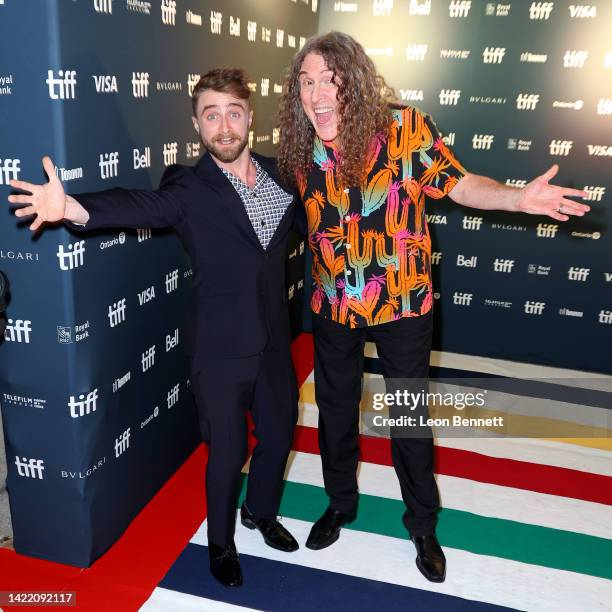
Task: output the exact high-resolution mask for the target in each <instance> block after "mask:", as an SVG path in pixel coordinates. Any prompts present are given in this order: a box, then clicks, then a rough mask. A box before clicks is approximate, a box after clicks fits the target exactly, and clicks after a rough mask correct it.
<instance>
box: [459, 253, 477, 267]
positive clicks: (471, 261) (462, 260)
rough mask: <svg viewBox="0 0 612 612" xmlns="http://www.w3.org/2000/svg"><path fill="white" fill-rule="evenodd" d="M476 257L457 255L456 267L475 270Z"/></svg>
mask: <svg viewBox="0 0 612 612" xmlns="http://www.w3.org/2000/svg"><path fill="white" fill-rule="evenodd" d="M477 262H478V257H476V255H472V257H466V256H465V255H461V254H459V255H457V267H460V268H475V267H476V266H477Z"/></svg>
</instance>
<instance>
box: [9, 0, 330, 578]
mask: <svg viewBox="0 0 612 612" xmlns="http://www.w3.org/2000/svg"><path fill="white" fill-rule="evenodd" d="M317 22H318V6H317V2H316V0H268V1H265V0H262V1H258V2H242V1H240V0H223V2H221V1H220V0H216V1H208V0H151V1H145V0H68V1H61V2H60V1H58V0H45V1H40V2H36V3H33V2H20V1H19V0H0V24H2V31H3V37H2V39H3V40H2V43H1V44H2V58H3V61H2V65H1V67H0V105H1V107H2V113H0V134H1V137H0V200H2V201H3V202H6V196H7V195H8V194H9V193H10V187H9V186H8V181H9V180H10V179H22V180H27V181H32V182H43V181H44V180H46V179H45V175H44V172H43V170H42V167H41V161H40V160H41V157H42V156H43V155H45V154H50V155H51V156H52V158H53V160H54V162H55V164H56V166H57V173H58V176H59V177H60V179H61V180H62V181H63V183H64V186H65V188H66V191H67V192H68V193H72V194H78V193H79V192H87V191H96V190H101V189H107V188H112V187H118V186H120V187H125V188H144V189H148V188H155V187H156V186H157V184H158V181H159V178H160V177H161V175H162V173H163V171H164V169H165V168H166V167H167V166H169V165H171V164H174V163H179V164H195V163H196V161H197V160H198V158H199V157H200V155H201V153H202V149H201V146H200V143H199V142H198V139H197V137H196V134H195V132H194V130H193V126H192V123H191V118H190V117H191V101H190V96H191V93H192V90H193V87H194V85H195V84H196V83H197V81H198V79H199V78H200V75H201V74H203V73H204V72H206V71H208V70H209V69H211V68H213V67H216V66H241V67H243V68H245V69H246V70H247V72H248V74H249V76H250V79H251V81H250V87H251V89H252V92H253V96H252V103H253V107H254V111H255V116H254V124H253V129H252V132H251V133H250V135H249V140H250V145H251V146H252V148H253V149H254V150H256V151H258V152H260V153H263V154H268V155H272V154H274V150H275V145H276V144H277V142H278V130H277V129H276V123H275V122H276V119H275V114H276V107H277V99H278V95H279V93H280V88H281V77H282V73H283V70H284V68H285V67H286V66H287V65H288V63H289V62H290V59H291V57H292V56H293V54H294V53H295V52H296V51H297V50H298V49H299V47H300V45H302V44H303V43H304V41H305V40H306V38H307V37H308V36H311V35H312V34H314V33H315V32H316V30H317ZM2 217H3V220H2V223H1V224H0V270H2V271H4V272H5V274H6V275H7V277H8V279H9V282H10V296H9V302H8V306H7V312H6V316H7V327H6V330H5V334H4V342H3V343H1V344H0V402H1V405H2V416H3V420H4V427H5V440H6V452H7V460H8V465H9V473H8V488H9V491H10V503H11V513H12V518H13V527H14V545H15V548H16V550H17V551H18V552H20V553H25V554H29V555H33V556H37V557H42V558H46V559H51V560H54V561H60V562H64V563H69V564H73V565H77V566H81V567H85V566H88V565H90V564H91V563H92V562H93V561H94V560H95V559H96V558H97V557H99V556H100V555H101V554H102V553H103V552H104V551H105V550H106V549H108V548H109V546H111V545H112V544H113V542H114V541H115V540H116V539H117V538H118V537H119V536H120V535H121V533H122V532H123V531H124V530H125V528H126V527H127V526H128V524H129V523H130V521H131V520H132V519H133V517H134V516H135V515H136V514H137V513H138V512H139V511H140V510H141V509H142V508H143V506H144V505H145V504H146V503H147V502H148V501H149V500H150V499H151V497H152V496H153V495H154V494H155V492H156V491H157V490H158V489H159V488H160V486H161V485H162V484H163V483H164V482H165V481H166V480H167V479H168V477H169V476H170V475H171V474H172V473H173V472H174V471H175V470H176V469H177V467H178V466H179V465H180V464H181V463H182V462H183V461H184V459H185V458H186V457H187V456H188V454H189V453H190V452H191V451H192V450H193V449H194V448H195V446H196V445H197V443H198V442H199V440H200V436H199V431H198V427H197V420H196V416H195V409H194V405H193V399H192V396H191V393H190V390H189V381H188V376H187V369H186V364H185V362H184V359H183V357H182V345H183V341H184V339H183V337H182V320H183V311H184V306H185V302H186V300H187V299H188V295H189V289H190V277H191V267H190V263H189V261H188V260H187V258H186V256H185V254H184V252H183V250H182V247H181V245H180V243H179V241H178V239H177V238H176V237H175V236H174V235H173V234H172V232H171V231H170V230H168V231H162V232H158V231H151V230H150V229H149V228H146V227H143V228H140V229H138V230H136V231H134V230H125V231H118V232H103V233H96V234H86V235H83V234H75V233H72V232H70V231H68V230H67V229H66V228H64V227H63V226H61V227H56V228H48V229H46V230H45V231H44V232H43V233H41V234H40V235H37V236H33V235H32V234H31V233H30V232H29V230H28V228H27V226H26V225H25V224H23V223H18V222H17V220H16V218H15V217H14V216H13V215H12V214H11V213H10V211H9V207H8V206H6V207H5V210H4V212H3V213H2ZM303 269H304V249H303V243H301V242H299V241H298V240H297V239H296V240H294V241H293V243H292V244H291V248H290V250H289V253H288V291H289V298H290V300H289V303H290V304H291V308H292V309H293V311H294V317H293V319H294V325H295V327H294V332H295V333H297V332H298V331H299V330H300V324H301V302H302V295H303V282H304V281H303Z"/></svg>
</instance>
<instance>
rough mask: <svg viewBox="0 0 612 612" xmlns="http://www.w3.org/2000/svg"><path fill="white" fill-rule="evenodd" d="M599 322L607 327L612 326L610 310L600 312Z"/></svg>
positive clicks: (611, 312)
mask: <svg viewBox="0 0 612 612" xmlns="http://www.w3.org/2000/svg"><path fill="white" fill-rule="evenodd" d="M598 320H599V322H600V323H605V324H607V325H612V310H600V311H599V319H598Z"/></svg>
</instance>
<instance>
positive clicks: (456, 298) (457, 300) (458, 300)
mask: <svg viewBox="0 0 612 612" xmlns="http://www.w3.org/2000/svg"><path fill="white" fill-rule="evenodd" d="M473 297H474V294H473V293H461V292H458V291H455V293H453V304H455V305H456V306H470V305H471V304H472V298H473Z"/></svg>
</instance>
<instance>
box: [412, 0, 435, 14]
mask: <svg viewBox="0 0 612 612" xmlns="http://www.w3.org/2000/svg"><path fill="white" fill-rule="evenodd" d="M409 12H410V14H411V15H421V16H422V17H425V16H427V15H429V13H431V0H420V1H419V0H410V8H409Z"/></svg>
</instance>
